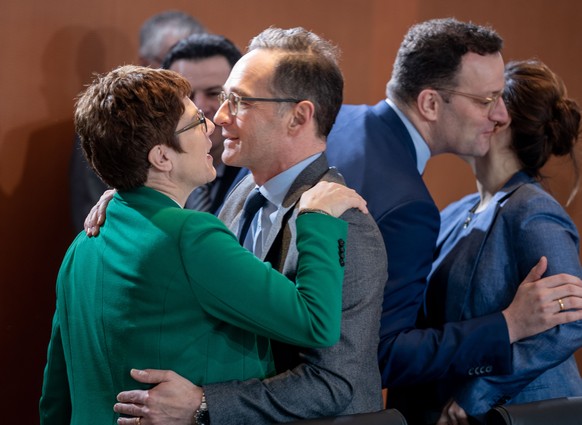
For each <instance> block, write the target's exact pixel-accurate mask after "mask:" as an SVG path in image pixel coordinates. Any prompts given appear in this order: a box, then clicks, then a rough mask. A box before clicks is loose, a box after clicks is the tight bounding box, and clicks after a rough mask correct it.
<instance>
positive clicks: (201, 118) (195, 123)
mask: <svg viewBox="0 0 582 425" xmlns="http://www.w3.org/2000/svg"><path fill="white" fill-rule="evenodd" d="M200 124H202V125H203V126H204V133H208V124H207V123H206V117H205V116H204V112H202V109H198V119H197V120H195V121H193V122H191V123H190V124H188V125H186V126H185V127H183V128H181V129H180V130H177V131H175V132H174V136H177V135H178V134H180V133H183V132H185V131H188V130H190V129H192V128H194V127H198V126H199V125H200Z"/></svg>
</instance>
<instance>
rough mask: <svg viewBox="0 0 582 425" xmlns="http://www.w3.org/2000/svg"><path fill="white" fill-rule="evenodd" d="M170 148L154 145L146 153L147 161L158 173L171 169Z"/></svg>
mask: <svg viewBox="0 0 582 425" xmlns="http://www.w3.org/2000/svg"><path fill="white" fill-rule="evenodd" d="M171 150H172V148H170V147H169V146H166V145H155V146H154V147H153V148H151V149H150V151H149V153H148V161H149V163H150V164H151V165H152V167H153V168H155V169H156V170H158V171H162V172H164V171H170V170H171V169H172V167H173V164H172V160H171V152H170V151H171Z"/></svg>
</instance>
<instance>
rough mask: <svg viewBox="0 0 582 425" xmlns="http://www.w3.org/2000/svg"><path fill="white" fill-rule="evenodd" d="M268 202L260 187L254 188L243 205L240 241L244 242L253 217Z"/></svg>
mask: <svg viewBox="0 0 582 425" xmlns="http://www.w3.org/2000/svg"><path fill="white" fill-rule="evenodd" d="M266 202H267V198H265V197H264V196H263V194H262V193H261V192H260V191H259V189H258V188H257V189H254V190H253V191H252V192H251V194H250V195H249V196H248V197H247V199H246V201H245V204H244V206H243V212H242V226H241V228H240V229H241V230H240V233H239V238H238V240H239V242H240V243H241V245H242V244H244V241H245V238H246V236H247V233H248V232H249V228H250V226H251V222H252V221H253V218H254V217H255V215H256V214H257V211H259V210H260V209H261V207H262V206H263V205H265V203H266Z"/></svg>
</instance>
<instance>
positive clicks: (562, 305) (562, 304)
mask: <svg viewBox="0 0 582 425" xmlns="http://www.w3.org/2000/svg"><path fill="white" fill-rule="evenodd" d="M558 304H560V311H564V310H565V308H564V303H563V302H562V298H558Z"/></svg>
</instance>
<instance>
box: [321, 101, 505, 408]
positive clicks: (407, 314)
mask: <svg viewBox="0 0 582 425" xmlns="http://www.w3.org/2000/svg"><path fill="white" fill-rule="evenodd" d="M326 154H327V157H328V160H329V163H330V165H332V166H335V167H337V168H338V169H339V171H340V173H341V174H342V175H343V176H344V178H345V180H346V183H347V185H348V186H350V187H352V188H353V189H355V190H356V191H357V192H358V193H360V194H361V195H362V196H363V197H364V198H365V199H366V200H367V202H368V208H369V210H370V212H371V214H372V216H373V217H374V219H375V220H376V222H377V223H378V226H379V228H380V231H381V232H382V236H383V238H384V243H385V245H386V250H387V253H388V282H387V284H386V287H385V292H384V301H383V313H382V322H381V330H380V346H379V364H380V369H381V372H382V383H383V386H384V387H388V388H390V391H389V393H388V394H389V397H388V399H389V405H391V406H394V407H397V408H399V409H402V410H406V408H407V406H413V405H414V398H413V397H411V396H410V394H407V392H408V391H407V387H410V386H412V385H415V384H418V383H422V382H426V381H430V380H433V379H435V378H438V377H441V376H443V375H445V374H451V373H452V374H454V375H460V376H468V375H469V373H470V372H471V373H472V372H473V371H474V370H475V367H477V368H482V369H479V370H483V371H484V372H483V374H489V375H493V374H501V373H508V372H510V371H511V353H510V346H509V337H508V333H507V326H506V324H505V320H504V318H503V316H502V314H501V313H494V314H491V315H487V316H484V317H480V318H475V319H471V320H467V321H462V322H453V323H447V324H446V325H444V326H443V327H442V328H440V329H430V328H427V329H420V328H419V323H418V316H419V314H421V313H422V306H423V298H424V293H425V290H426V278H427V276H428V274H429V272H430V270H431V265H432V260H433V253H434V249H435V244H436V240H437V236H438V232H439V227H440V218H439V211H438V208H437V206H436V205H435V203H434V201H433V199H432V197H431V196H430V194H429V192H428V189H427V187H426V185H425V184H424V181H423V179H422V176H421V175H420V174H419V172H418V170H417V165H416V153H415V149H414V146H413V142H412V138H411V137H410V134H409V133H408V130H407V129H406V127H405V126H404V124H403V122H402V121H401V120H400V118H399V117H398V115H397V114H396V112H395V111H394V110H393V109H392V108H391V107H390V106H389V105H388V104H387V103H386V101H384V100H383V101H381V102H379V103H378V104H376V105H374V106H369V105H344V106H342V108H341V110H340V113H339V114H338V117H337V119H336V123H335V125H334V127H333V129H332V131H331V133H330V135H329V137H328V142H327V151H326ZM485 370H487V372H485ZM400 394H402V396H400Z"/></svg>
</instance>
